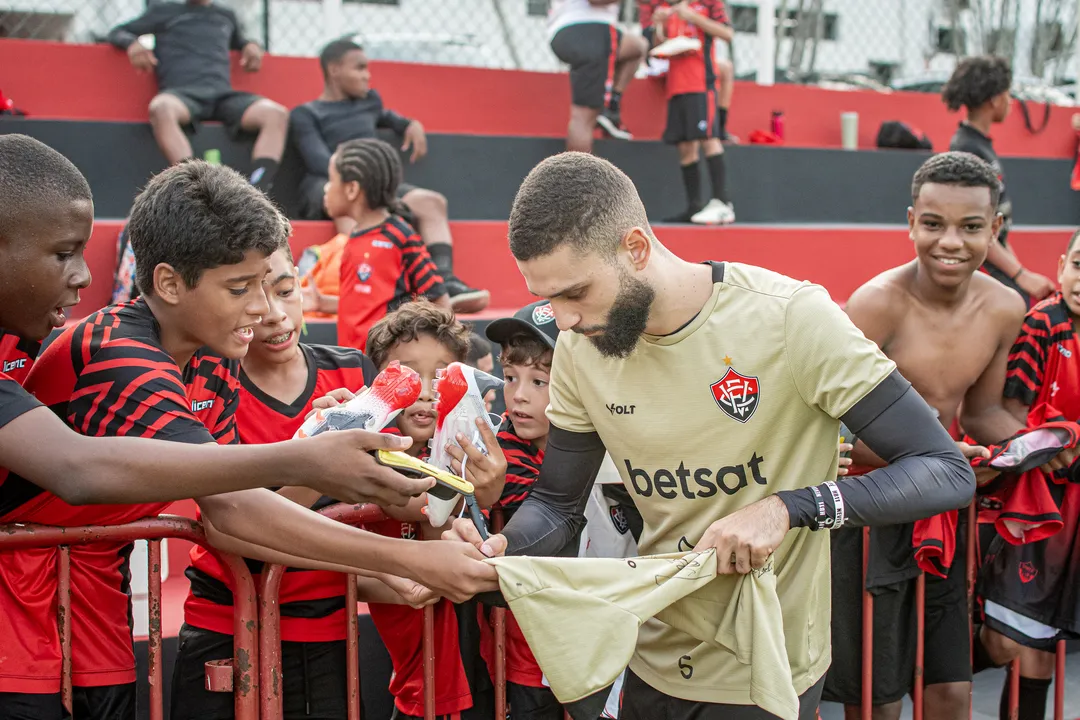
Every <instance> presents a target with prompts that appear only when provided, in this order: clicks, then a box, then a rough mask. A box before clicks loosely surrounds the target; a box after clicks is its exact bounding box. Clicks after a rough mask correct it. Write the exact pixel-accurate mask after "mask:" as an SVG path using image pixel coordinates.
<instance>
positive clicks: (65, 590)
mask: <svg viewBox="0 0 1080 720" xmlns="http://www.w3.org/2000/svg"><path fill="white" fill-rule="evenodd" d="M163 538H179V539H183V540H189V541H191V542H193V543H197V544H199V545H203V546H205V547H208V545H207V542H206V535H205V534H204V533H203V529H202V526H201V525H200V524H199V523H197V522H195V521H194V520H191V519H190V518H183V517H177V516H172V515H162V516H160V517H156V518H146V519H144V520H137V521H135V522H132V523H127V524H125V525H85V526H81V527H54V526H50V525H30V524H14V525H3V526H0V552H11V551H14V550H24V549H27V548H43V547H54V546H55V547H58V548H59V558H58V559H59V562H58V568H57V571H58V579H57V595H58V597H57V628H58V630H59V634H60V653H61V666H60V667H61V696H62V698H63V702H64V705H65V706H66V707H67V708H68V710H69V711H70V709H71V623H70V618H71V555H70V546H72V545H82V544H85V543H91V542H100V541H113V542H134V541H135V540H147V541H148V543H149V550H150V552H149V560H148V570H149V576H150V587H149V590H150V603H149V610H150V636H149V642H148V650H149V654H150V663H149V664H150V717H151V720H160V718H161V717H162V716H163V697H162V696H163V685H162V664H161V540H162V539H163ZM211 550H212V548H211ZM214 552H215V554H216V555H217V556H218V558H219V559H220V560H221V563H222V565H223V566H225V567H226V568H227V569H228V570H229V571H230V572H231V573H232V575H233V580H234V581H235V584H234V586H235V587H236V588H237V589H236V591H235V592H234V594H233V605H234V608H235V611H234V612H235V615H234V620H233V631H234V634H233V662H232V680H233V682H232V688H231V689H232V690H233V692H234V695H235V698H236V702H235V708H236V720H259V704H258V697H259V658H258V654H257V648H258V630H257V629H256V623H255V621H256V619H257V618H258V606H257V595H256V592H255V584H254V582H253V581H252V579H251V573H249V572H248V569H247V566H246V565H245V564H244V561H243V560H242V559H240V558H238V557H236V556H235V555H227V554H224V553H217V552H216V551H214ZM209 672H210V671H209V669H208V674H209Z"/></svg>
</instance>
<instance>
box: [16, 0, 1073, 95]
mask: <svg viewBox="0 0 1080 720" xmlns="http://www.w3.org/2000/svg"><path fill="white" fill-rule="evenodd" d="M217 1H218V2H221V3H223V4H225V5H227V6H229V7H232V8H233V9H234V10H235V11H236V13H237V15H238V17H239V18H240V20H241V22H242V23H243V24H244V27H245V29H246V30H247V33H248V34H249V35H250V36H251V37H253V38H255V39H257V40H259V41H260V42H261V43H262V44H263V45H264V46H265V47H267V48H268V49H269V51H270V52H272V53H276V54H280V55H299V56H314V55H316V54H317V53H318V51H319V49H320V48H321V47H322V46H323V45H324V44H325V43H326V42H328V41H329V40H331V39H333V38H336V37H341V36H343V35H355V36H356V37H357V38H358V39H359V40H360V41H361V42H362V43H363V44H364V46H365V48H366V49H367V51H368V54H369V55H370V56H371V57H372V58H374V59H378V60H395V61H402V62H420V63H431V64H445V65H466V66H474V67H486V68H504V69H521V70H534V71H547V72H557V71H560V70H562V69H563V67H562V65H561V64H560V63H559V61H558V60H557V59H556V58H555V56H554V55H553V54H552V52H551V50H550V48H549V47H548V38H547V13H548V10H549V7H550V4H551V0H217ZM619 1H620V13H621V20H622V24H623V27H624V30H626V31H627V32H640V25H639V22H638V6H639V2H638V0H619ZM146 4H147V2H146V0H0V37H18V38H34V39H42V40H59V41H67V42H99V41H101V40H103V39H104V37H105V35H106V34H107V33H108V31H109V29H110V28H111V27H113V26H114V25H116V24H117V23H119V22H122V21H123V20H125V19H127V18H131V17H135V16H136V15H138V14H139V13H140V12H142V10H143V9H144V8H145V6H146ZM1078 6H1080V0H731V1H729V2H728V3H727V11H728V14H729V16H730V18H731V21H732V24H733V26H734V28H735V38H734V40H733V42H732V43H731V44H730V46H729V45H727V44H725V43H718V46H719V52H720V53H721V54H722V55H727V56H729V57H731V58H732V60H733V62H734V64H735V69H736V75H737V76H738V77H740V78H743V79H748V80H754V79H757V80H758V81H763V82H766V83H768V82H770V81H771V80H772V77H775V79H776V80H777V81H790V82H803V83H818V84H840V85H842V86H845V87H866V88H873V89H879V90H882V89H885V88H887V87H893V88H906V89H922V90H930V91H934V90H936V89H937V88H939V87H940V85H941V84H942V83H943V82H944V80H945V78H947V77H948V74H949V72H950V71H951V70H952V68H953V67H954V65H955V63H956V59H957V58H958V57H964V56H968V55H976V54H981V53H993V54H997V55H1001V56H1004V57H1007V58H1009V59H1010V60H1011V61H1012V63H1013V67H1014V74H1015V76H1016V78H1017V85H1018V87H1025V86H1037V87H1040V88H1042V92H1044V93H1047V94H1048V95H1049V96H1050V97H1051V99H1054V95H1053V93H1054V92H1055V91H1054V90H1053V88H1055V87H1057V88H1062V87H1064V86H1067V85H1068V86H1071V85H1073V84H1075V80H1076V77H1077V71H1076V68H1077V59H1076V58H1077V51H1078V50H1080V48H1078V46H1077V42H1076V39H1077V26H1078V23H1080V14H1078V12H1077V8H1078ZM770 15H771V18H770V17H769V16H770ZM770 65H771V66H772V67H771V70H770V67H769V66H770Z"/></svg>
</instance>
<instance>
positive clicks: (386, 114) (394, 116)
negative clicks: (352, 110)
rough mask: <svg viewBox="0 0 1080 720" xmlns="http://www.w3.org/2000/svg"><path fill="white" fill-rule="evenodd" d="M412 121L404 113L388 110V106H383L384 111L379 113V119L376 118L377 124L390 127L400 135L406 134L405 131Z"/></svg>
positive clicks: (377, 125)
mask: <svg viewBox="0 0 1080 720" xmlns="http://www.w3.org/2000/svg"><path fill="white" fill-rule="evenodd" d="M411 122H412V120H410V119H409V118H407V117H405V116H404V115H399V114H398V113H396V112H394V111H393V110H387V109H386V108H383V111H382V112H381V113H379V119H378V120H376V122H375V126H376V127H381V128H390V129H391V130H393V131H394V132H396V133H397V134H398V135H404V134H405V131H406V130H408V128H409V123H411Z"/></svg>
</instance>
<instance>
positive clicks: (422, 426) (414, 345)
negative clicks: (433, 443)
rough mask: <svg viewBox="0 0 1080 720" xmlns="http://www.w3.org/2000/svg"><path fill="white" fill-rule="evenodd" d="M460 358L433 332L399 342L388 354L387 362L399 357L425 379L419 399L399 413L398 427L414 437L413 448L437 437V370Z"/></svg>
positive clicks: (405, 433)
mask: <svg viewBox="0 0 1080 720" xmlns="http://www.w3.org/2000/svg"><path fill="white" fill-rule="evenodd" d="M457 359H458V358H456V357H454V354H453V353H452V352H450V350H449V349H448V348H447V347H446V346H445V345H443V344H442V343H440V342H439V341H438V340H436V339H435V338H433V337H431V336H430V335H421V336H420V337H418V338H416V339H415V340H413V341H411V342H399V343H397V344H396V345H394V346H393V347H392V348H390V351H389V352H388V353H387V356H386V361H385V362H386V363H387V364H389V363H390V362H391V361H393V360H397V361H398V362H400V363H401V364H402V365H405V366H406V367H409V368H412V369H413V370H415V371H416V372H417V373H419V374H420V378H421V379H422V380H423V381H424V384H423V390H422V392H421V393H420V397H419V399H417V401H416V402H415V403H413V404H412V405H411V406H409V407H407V408H405V410H404V411H403V412H402V413H401V414H400V415H398V420H397V426H398V429H399V430H401V432H402V434H404V435H408V436H409V437H411V438H412V441H413V444H412V447H411V448H410V450H418V449H421V448H423V447H426V446H427V443H428V441H429V440H431V438H432V437H434V435H435V419H436V418H435V373H436V371H438V370H442V369H443V368H445V367H446V366H447V365H449V364H450V363H452V362H454V361H455V360H457ZM383 367H386V365H385V364H384V365H383ZM379 369H380V370H382V368H379Z"/></svg>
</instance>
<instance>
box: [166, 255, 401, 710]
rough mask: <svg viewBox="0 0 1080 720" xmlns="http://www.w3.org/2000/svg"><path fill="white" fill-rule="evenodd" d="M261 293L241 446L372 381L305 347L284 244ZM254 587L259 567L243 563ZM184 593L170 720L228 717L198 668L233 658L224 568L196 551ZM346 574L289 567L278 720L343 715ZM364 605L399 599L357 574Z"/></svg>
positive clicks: (278, 433) (226, 705) (293, 495)
mask: <svg viewBox="0 0 1080 720" xmlns="http://www.w3.org/2000/svg"><path fill="white" fill-rule="evenodd" d="M264 287H265V290H266V297H267V303H268V307H269V310H268V312H267V313H266V315H264V316H263V319H262V322H261V323H260V324H259V326H258V327H257V328H256V329H255V339H254V340H253V341H252V343H251V347H250V349H249V350H248V354H247V355H245V356H244V358H243V359H242V360H241V362H240V378H239V380H240V404H239V406H238V407H237V410H236V429H237V432H238V433H239V435H240V440H241V442H243V443H245V444H252V445H254V444H262V443H272V442H277V441H279V440H284V439H288V438H291V437H292V436H293V435H294V434H295V433H296V431H297V429H298V428H299V427H300V425H301V423H303V421H304V418H305V417H306V416H307V414H308V412H309V411H310V410H311V404H312V400H313V399H315V398H319V397H322V396H323V395H325V394H327V393H329V392H330V391H332V390H336V389H338V388H351V389H353V390H360V389H361V388H363V387H365V386H366V385H368V384H369V383H371V382H372V381H373V380H374V379H375V375H376V374H377V373H376V371H375V366H374V365H372V363H371V361H370V360H368V358H367V356H366V355H364V354H363V353H361V352H360V351H358V350H350V349H347V348H337V347H327V346H322V345H305V344H302V343H301V342H300V338H299V335H300V327H301V326H302V325H303V307H302V303H301V295H300V287H299V279H298V276H297V271H296V268H295V266H294V265H293V259H292V254H291V253H290V252H289V249H288V246H284V247H282V248H280V249H278V250H277V251H275V252H274V254H273V255H271V256H270V274H269V275H268V276H267V278H266V280H265V282H264ZM278 492H279V493H280V494H281V495H284V496H285V497H288V498H289V499H291V500H293V501H294V502H298V503H300V504H301V505H304V506H305V507H312V508H313V509H317V508H319V507H324V506H326V505H329V504H331V503H333V502H334V500H333V499H331V498H326V497H323V496H321V494H320V493H319V492H317V491H314V490H310V489H308V488H293V487H290V488H282V489H281V490H279V491H278ZM248 566H249V567H250V568H251V570H252V572H253V574H254V576H255V577H256V583H258V582H259V581H258V574H259V572H261V569H262V563H259V562H258V561H254V560H249V561H248ZM185 574H186V575H187V577H188V579H189V580H190V581H191V591H190V592H189V593H188V597H187V601H186V602H185V603H184V625H183V626H182V627H181V628H180V652H179V654H178V655H177V658H176V665H175V667H174V670H173V684H172V687H173V690H172V698H173V700H172V711H171V717H172V718H174V719H175V720H183V719H185V718H190V719H191V720H229V719H231V718H232V717H233V710H234V708H233V698H232V696H231V695H229V694H228V693H217V692H210V691H208V690H207V689H206V687H205V684H206V683H205V667H204V666H205V664H206V662H208V661H210V660H221V659H225V658H230V657H232V653H233V637H232V632H233V608H232V605H233V595H232V587H231V584H230V583H229V575H228V573H227V571H226V570H225V569H224V568H222V567H221V565H220V563H218V561H217V560H216V559H215V557H214V556H213V555H212V554H211V553H210V552H208V551H207V550H205V549H204V548H202V547H199V546H195V547H194V548H192V550H191V566H190V567H189V568H188V569H187V571H186V573H185ZM348 579H349V576H346V575H343V574H341V573H334V572H327V571H325V570H298V569H295V568H294V569H290V571H289V572H287V573H285V575H284V577H283V579H282V582H281V589H280V593H279V595H278V600H279V604H280V605H279V607H280V610H281V639H282V672H283V676H284V686H283V688H282V691H283V698H284V705H283V707H284V713H285V718H286V720H291V719H292V718H304V717H309V716H311V715H315V716H318V717H321V718H327V719H330V718H340V719H341V720H344V719H345V718H346V717H347V716H348V707H347V703H346V697H347V695H348V690H347V685H346V674H345V583H346V581H347V580H348ZM355 582H356V583H357V584H358V586H359V588H358V589H359V590H360V598H361V599H362V600H364V601H367V602H372V601H378V602H385V603H398V602H404V601H403V600H402V599H401V596H399V595H398V594H397V593H396V592H394V591H393V590H391V589H390V588H389V587H388V586H386V584H385V583H383V582H382V581H380V580H377V579H375V578H366V577H357V578H356V580H355Z"/></svg>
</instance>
